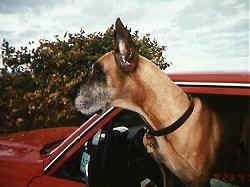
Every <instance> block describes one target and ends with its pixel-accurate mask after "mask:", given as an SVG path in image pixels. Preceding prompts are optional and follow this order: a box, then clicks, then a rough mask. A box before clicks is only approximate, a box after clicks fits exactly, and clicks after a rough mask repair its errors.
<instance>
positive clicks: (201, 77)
mask: <svg viewBox="0 0 250 187" xmlns="http://www.w3.org/2000/svg"><path fill="white" fill-rule="evenodd" d="M169 77H170V78H171V79H172V80H173V81H175V82H177V81H178V82H181V81H185V82H212V83H214V82H215V83H216V82H219V83H244V84H245V83H247V84H250V73H248V72H242V73H216V72H214V73H202V74H201V73H200V74H198V73H189V74H188V73H186V74H169ZM181 87H182V88H183V89H184V90H185V91H186V92H188V93H193V94H216V95H218V94H219V95H239V96H240V95H241V96H250V88H242V87H222V86H185V85H181Z"/></svg>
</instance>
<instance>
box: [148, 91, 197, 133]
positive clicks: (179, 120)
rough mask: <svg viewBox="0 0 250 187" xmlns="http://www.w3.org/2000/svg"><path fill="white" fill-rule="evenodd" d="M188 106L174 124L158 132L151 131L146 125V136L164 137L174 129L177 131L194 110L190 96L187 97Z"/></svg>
mask: <svg viewBox="0 0 250 187" xmlns="http://www.w3.org/2000/svg"><path fill="white" fill-rule="evenodd" d="M188 98H189V101H190V104H189V107H188V108H187V110H186V111H185V112H184V114H183V115H182V116H181V117H180V118H179V119H177V120H176V121H175V122H174V123H172V124H171V125H169V126H167V127H165V128H163V129H160V130H154V129H152V127H151V126H149V125H147V126H146V127H145V128H146V133H147V134H148V135H151V136H164V135H167V134H169V133H172V132H174V131H175V130H176V129H178V128H179V127H180V126H182V125H183V124H184V122H185V121H186V120H187V119H188V118H189V116H190V115H191V114H192V112H193V110H194V102H193V99H192V97H191V96H190V95H188Z"/></svg>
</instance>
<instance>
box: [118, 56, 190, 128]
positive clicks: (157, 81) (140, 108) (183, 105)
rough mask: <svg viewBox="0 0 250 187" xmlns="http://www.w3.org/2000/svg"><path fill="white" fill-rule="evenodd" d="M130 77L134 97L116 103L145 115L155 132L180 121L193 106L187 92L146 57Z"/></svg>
mask: <svg viewBox="0 0 250 187" xmlns="http://www.w3.org/2000/svg"><path fill="white" fill-rule="evenodd" d="M129 78H130V81H131V82H133V85H135V86H133V89H131V90H130V96H129V97H126V98H123V99H118V100H116V105H118V106H120V107H123V108H127V109H129V110H133V111H135V112H137V113H139V114H141V115H142V116H143V117H144V118H145V119H146V120H147V122H148V123H149V124H150V125H151V127H152V128H153V129H154V130H158V129H162V128H164V127H167V126H169V125H170V124H171V123H173V122H174V121H176V120H177V119H178V118H179V117H180V116H181V115H182V114H183V113H184V112H185V110H186V109H187V108H188V106H189V104H190V101H189V99H188V97H187V95H186V94H185V92H184V91H183V90H182V89H181V88H180V87H178V86H177V85H175V84H174V82H173V81H171V79H170V78H169V77H168V76H167V75H166V74H165V73H164V72H162V71H161V70H160V69H159V68H158V67H157V66H156V65H154V64H153V63H152V62H150V61H149V60H147V59H146V58H144V57H140V62H139V66H138V68H137V71H136V72H135V73H133V74H131V75H130V76H129Z"/></svg>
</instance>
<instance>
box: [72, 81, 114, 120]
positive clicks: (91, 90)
mask: <svg viewBox="0 0 250 187" xmlns="http://www.w3.org/2000/svg"><path fill="white" fill-rule="evenodd" d="M75 107H76V110H77V111H80V112H81V113H82V114H84V115H91V114H94V113H96V112H104V111H106V110H107V109H108V108H110V107H111V97H110V94H109V92H108V91H107V89H106V88H105V86H104V85H103V84H101V83H94V84H93V85H83V86H82V87H81V88H80V91H79V94H78V96H77V97H76V99H75Z"/></svg>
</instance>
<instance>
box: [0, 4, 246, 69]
mask: <svg viewBox="0 0 250 187" xmlns="http://www.w3.org/2000/svg"><path fill="white" fill-rule="evenodd" d="M10 2H12V3H10ZM6 7H10V8H6ZM3 10H5V11H3ZM13 10H15V11H13ZM0 11H1V12H0V25H4V27H1V28H0V38H6V39H7V40H10V41H11V42H12V43H13V44H14V45H17V46H20V45H27V43H28V41H31V40H34V41H38V40H39V39H41V38H45V39H52V38H53V36H54V35H56V34H59V35H61V36H62V35H63V34H64V33H65V32H66V31H68V32H71V33H72V32H78V31H79V30H80V29H81V28H82V27H83V29H84V30H85V31H87V32H94V31H105V30H106V29H107V28H108V27H109V26H111V24H112V23H114V21H115V19H116V18H117V17H121V18H122V20H123V21H124V23H125V24H127V25H128V26H129V27H131V28H132V29H133V30H139V31H140V33H144V34H145V33H150V34H151V36H152V38H155V39H156V40H157V41H158V42H159V43H160V44H162V45H167V46H168V51H167V52H166V53H167V55H168V58H169V59H170V60H171V61H173V67H171V68H170V69H169V71H187V70H189V71H191V69H192V71H194V70H196V71H197V70H199V71H200V70H209V71H211V70H215V69H216V70H222V71H224V70H227V71H229V70H231V71H234V70H235V71H243V70H249V64H248V61H249V15H248V14H249V4H248V1H245V0H222V1H217V0H206V1H200V0H170V1H163V0H157V1H149V0H134V1H125V0H124V1H122V0H119V1H118V0H104V1H99V0H64V1H60V2H59V1H53V0H38V1H35V0H27V1H25V2H23V3H21V2H20V1H7V0H4V1H3V2H1V5H0ZM216 64H217V66H215V65H216ZM249 71H250V70H249Z"/></svg>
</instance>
